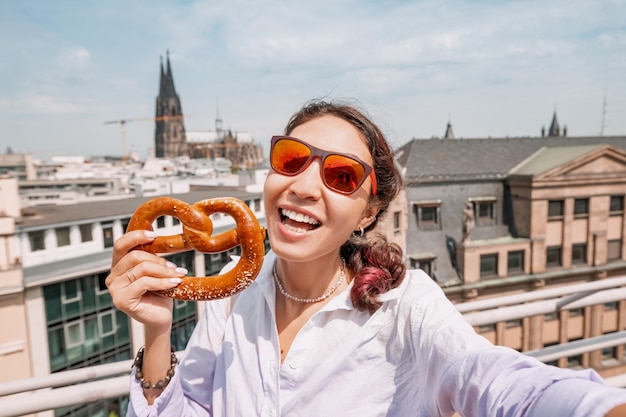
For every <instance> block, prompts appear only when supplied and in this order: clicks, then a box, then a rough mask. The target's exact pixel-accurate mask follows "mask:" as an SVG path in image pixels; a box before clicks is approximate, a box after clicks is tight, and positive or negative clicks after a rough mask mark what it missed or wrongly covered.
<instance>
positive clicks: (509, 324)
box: [506, 319, 522, 329]
mask: <svg viewBox="0 0 626 417" xmlns="http://www.w3.org/2000/svg"><path fill="white" fill-rule="evenodd" d="M516 327H522V320H521V319H516V320H507V321H506V328H507V329H514V328H516Z"/></svg>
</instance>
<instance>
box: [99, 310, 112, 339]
mask: <svg viewBox="0 0 626 417" xmlns="http://www.w3.org/2000/svg"><path fill="white" fill-rule="evenodd" d="M98 327H99V331H100V335H101V336H109V335H111V334H113V333H115V314H114V312H113V311H107V312H104V313H100V314H98Z"/></svg>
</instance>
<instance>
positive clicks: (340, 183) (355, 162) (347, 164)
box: [270, 136, 376, 195]
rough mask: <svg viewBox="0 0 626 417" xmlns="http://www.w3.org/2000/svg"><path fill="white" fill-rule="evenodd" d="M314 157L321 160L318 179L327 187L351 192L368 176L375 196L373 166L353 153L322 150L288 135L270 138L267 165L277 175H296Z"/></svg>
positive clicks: (339, 191)
mask: <svg viewBox="0 0 626 417" xmlns="http://www.w3.org/2000/svg"><path fill="white" fill-rule="evenodd" d="M318 156H319V157H320V159H321V160H322V164H321V171H322V172H321V176H322V180H323V181H324V184H325V185H326V187H328V189H330V190H332V191H335V192H338V193H341V194H352V193H354V192H355V191H356V190H358V189H359V187H361V185H363V182H364V181H365V179H366V178H367V176H368V175H369V176H370V178H371V179H372V194H373V195H376V174H375V173H374V169H373V168H372V167H371V166H369V165H368V164H367V163H365V162H363V161H362V160H360V159H359V158H357V157H356V156H354V155H348V154H344V153H340V152H329V151H325V150H323V149H319V148H316V147H315V146H312V145H309V144H308V143H306V142H304V141H302V140H300V139H298V138H294V137H291V136H273V137H272V142H271V149H270V164H271V166H272V169H274V171H276V172H278V173H279V174H283V175H288V176H294V175H298V174H299V173H301V172H302V171H304V170H305V169H306V168H307V167H308V166H309V164H310V163H311V161H313V159H314V158H315V157H318Z"/></svg>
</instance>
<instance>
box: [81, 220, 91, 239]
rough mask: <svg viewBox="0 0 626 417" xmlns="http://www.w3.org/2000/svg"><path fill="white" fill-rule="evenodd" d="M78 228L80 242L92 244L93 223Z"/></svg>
mask: <svg viewBox="0 0 626 417" xmlns="http://www.w3.org/2000/svg"><path fill="white" fill-rule="evenodd" d="M78 228H79V229H80V241H81V242H91V241H93V234H92V225H91V223H88V224H81V225H80V226H78Z"/></svg>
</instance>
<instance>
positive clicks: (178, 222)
mask: <svg viewBox="0 0 626 417" xmlns="http://www.w3.org/2000/svg"><path fill="white" fill-rule="evenodd" d="M172 224H173V225H174V226H176V225H179V224H180V220H179V219H178V217H172Z"/></svg>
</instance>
